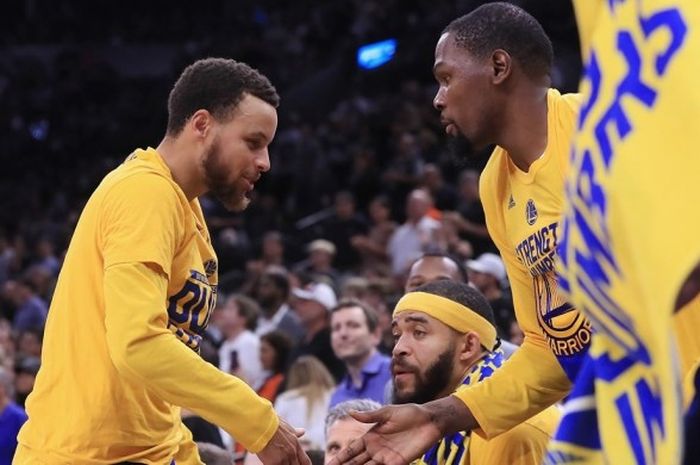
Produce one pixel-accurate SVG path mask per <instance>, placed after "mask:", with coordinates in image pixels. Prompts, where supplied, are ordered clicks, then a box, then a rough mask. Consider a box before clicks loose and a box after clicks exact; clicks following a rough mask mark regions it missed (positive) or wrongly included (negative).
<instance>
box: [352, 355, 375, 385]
mask: <svg viewBox="0 0 700 465" xmlns="http://www.w3.org/2000/svg"><path fill="white" fill-rule="evenodd" d="M376 353H377V349H372V350H371V351H369V352H368V353H367V354H365V355H364V356H362V357H361V358H358V359H356V360H348V361H347V362H346V364H345V366H346V367H347V369H348V376H350V379H351V380H352V384H353V385H354V386H355V387H358V388H359V387H361V386H362V369H363V368H364V367H365V365H366V364H367V362H368V361H369V359H370V358H372V357H374V354H376Z"/></svg>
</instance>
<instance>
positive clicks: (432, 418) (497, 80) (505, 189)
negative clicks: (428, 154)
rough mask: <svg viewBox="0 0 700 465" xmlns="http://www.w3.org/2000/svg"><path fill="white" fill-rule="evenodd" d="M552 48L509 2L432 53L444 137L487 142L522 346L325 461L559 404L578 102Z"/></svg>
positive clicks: (394, 464)
mask: <svg viewBox="0 0 700 465" xmlns="http://www.w3.org/2000/svg"><path fill="white" fill-rule="evenodd" d="M552 60H553V51H552V47H551V43H550V41H549V39H548V38H547V36H546V34H545V33H544V31H543V30H542V27H541V26H540V25H539V24H538V23H537V21H536V20H535V19H534V18H532V16H530V15H529V14H527V13H526V12H525V11H523V10H522V9H520V8H519V7H516V6H514V5H511V4H506V3H490V4H487V5H484V6H481V7H479V8H477V9H476V10H474V11H473V12H471V13H470V14H468V15H465V16H463V17H461V18H459V19H457V20H455V21H453V22H452V23H451V24H450V25H448V26H447V28H445V30H444V31H443V34H442V36H441V37H440V39H439V41H438V43H437V46H436V49H435V63H434V67H433V72H434V75H435V78H436V79H437V81H438V83H439V90H438V93H437V95H436V96H435V99H434V102H433V103H434V105H435V107H436V108H437V109H438V110H439V111H440V116H441V120H442V122H443V124H444V125H445V130H446V132H447V134H448V135H449V136H452V137H454V138H459V139H466V140H468V141H469V142H470V143H471V144H472V145H474V146H475V147H477V148H483V147H486V146H487V145H489V144H496V146H497V147H496V148H495V150H494V152H493V153H492V155H491V157H490V159H489V161H488V163H487V165H486V168H485V169H484V172H483V173H482V176H481V181H480V194H481V199H482V203H483V206H484V212H485V214H486V224H487V227H488V230H489V234H490V235H491V237H492V239H493V240H494V242H495V244H496V245H497V247H498V249H499V251H500V254H501V257H502V258H503V260H504V263H505V264H506V270H507V273H508V278H509V281H510V283H511V286H512V291H513V301H514V306H515V313H516V317H517V319H518V323H519V325H520V327H521V328H522V329H523V332H524V333H525V340H524V343H523V345H522V346H521V347H520V349H518V350H517V351H516V352H515V354H514V355H513V356H512V357H511V358H510V360H508V361H507V362H506V363H504V364H503V366H502V367H501V368H500V369H499V370H496V371H495V372H494V373H493V375H492V376H490V377H489V378H488V379H485V380H483V381H482V382H480V383H477V384H474V385H470V386H462V387H460V388H459V389H458V390H457V391H456V393H455V394H454V395H451V396H447V397H444V398H442V399H439V400H436V401H432V402H428V403H426V404H423V405H415V404H412V405H406V406H390V407H386V408H384V409H381V410H379V411H377V412H375V413H373V414H367V413H363V414H362V415H359V416H358V417H357V418H358V419H364V420H365V421H372V422H379V424H378V425H377V426H375V427H374V428H373V429H372V430H370V432H368V433H367V434H366V435H365V436H364V437H363V438H362V439H361V440H358V441H356V442H354V443H352V444H351V445H350V447H349V448H348V449H346V450H345V451H343V452H341V453H339V454H338V455H337V456H336V460H335V461H334V462H333V464H335V465H338V464H342V463H351V464H352V465H359V464H362V463H366V462H370V463H373V462H378V463H383V464H386V465H402V464H405V463H408V462H410V461H412V460H414V459H416V458H417V457H419V456H420V455H421V454H422V453H423V452H424V451H425V450H426V449H428V447H430V446H431V445H432V444H435V443H437V442H438V441H439V440H440V438H441V437H443V436H445V435H446V434H449V433H455V432H457V431H467V432H469V431H472V430H474V432H475V433H477V434H479V435H481V436H483V437H485V438H492V437H494V436H496V435H498V434H500V433H502V432H504V431H507V430H509V429H511V428H513V427H514V426H516V425H518V424H520V423H522V422H523V421H525V420H527V419H528V418H530V417H532V416H533V415H535V414H537V413H538V412H541V411H542V410H544V409H545V408H547V407H548V406H550V405H552V404H554V403H556V402H557V401H559V400H561V399H562V398H563V397H565V396H566V395H567V394H568V393H569V391H570V389H571V386H572V382H573V381H574V379H575V377H576V375H577V373H578V370H579V367H580V364H581V362H582V360H583V358H584V356H585V353H586V351H587V349H588V346H589V343H590V340H591V328H590V325H589V323H588V322H587V320H586V319H585V318H584V317H583V316H582V315H581V313H580V312H579V311H578V310H577V309H576V308H574V307H573V306H571V305H570V304H569V303H568V302H567V301H566V299H565V298H564V297H563V296H562V295H561V293H560V291H559V289H558V288H557V281H556V276H555V271H554V265H555V260H556V246H557V243H558V240H559V237H560V235H561V231H560V227H559V220H560V217H561V214H562V209H563V190H564V180H565V175H566V173H567V171H568V160H569V153H570V144H571V141H572V139H573V136H574V134H575V130H576V116H577V114H578V110H579V105H580V98H579V96H578V95H561V94H560V93H559V92H558V91H556V90H555V89H552V88H551V87H550V85H551V80H550V77H549V75H550V71H551V66H552Z"/></svg>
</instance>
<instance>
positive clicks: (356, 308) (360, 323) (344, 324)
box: [330, 300, 391, 407]
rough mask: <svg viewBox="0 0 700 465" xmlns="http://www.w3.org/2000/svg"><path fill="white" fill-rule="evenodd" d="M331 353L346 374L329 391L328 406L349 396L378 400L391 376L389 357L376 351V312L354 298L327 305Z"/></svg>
mask: <svg viewBox="0 0 700 465" xmlns="http://www.w3.org/2000/svg"><path fill="white" fill-rule="evenodd" d="M331 345H332V346H333V353H335V356H336V357H338V358H339V359H340V360H342V361H343V363H344V364H345V369H346V371H347V374H346V375H345V376H344V377H343V379H342V380H341V381H340V383H339V384H338V386H337V387H336V388H335V390H334V391H333V396H332V397H331V404H330V405H331V407H333V406H334V405H336V404H338V403H340V402H343V401H346V400H350V399H372V400H374V401H377V402H382V401H383V399H384V386H385V385H386V383H387V381H389V380H390V379H391V366H390V365H391V360H390V359H389V357H387V356H386V355H384V354H381V353H380V352H379V351H377V346H378V345H379V331H378V328H377V314H376V313H375V312H374V310H372V309H370V308H369V307H368V306H367V305H365V304H363V303H362V302H360V301H357V300H344V301H342V302H340V303H339V304H338V305H336V306H335V307H333V309H331Z"/></svg>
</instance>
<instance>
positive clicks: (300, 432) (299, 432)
mask: <svg viewBox="0 0 700 465" xmlns="http://www.w3.org/2000/svg"><path fill="white" fill-rule="evenodd" d="M294 434H295V435H296V437H297V438H300V437H302V436H303V435H304V434H306V430H305V429H304V428H294Z"/></svg>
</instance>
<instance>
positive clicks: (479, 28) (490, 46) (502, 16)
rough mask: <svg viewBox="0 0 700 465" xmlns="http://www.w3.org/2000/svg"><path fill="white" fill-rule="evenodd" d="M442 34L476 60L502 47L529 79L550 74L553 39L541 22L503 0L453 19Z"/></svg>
mask: <svg viewBox="0 0 700 465" xmlns="http://www.w3.org/2000/svg"><path fill="white" fill-rule="evenodd" d="M443 33H451V34H453V35H454V40H455V43H456V44H457V45H458V46H459V47H462V48H464V49H466V50H467V51H468V52H470V53H471V54H472V55H474V56H475V57H477V58H479V59H484V58H487V57H488V56H489V55H491V54H492V53H493V52H494V51H495V50H497V49H502V50H505V51H506V52H508V54H509V55H510V56H511V57H512V58H513V59H514V60H515V61H517V62H518V64H519V65H520V67H521V68H522V69H523V70H524V71H525V74H527V75H528V76H529V77H530V78H533V79H537V78H541V77H543V76H549V75H550V74H551V69H552V63H553V61H554V50H553V48H552V42H551V40H549V37H547V34H546V33H545V32H544V29H543V28H542V25H540V23H539V22H537V20H536V19H535V18H533V17H532V15H530V14H529V13H527V12H526V11H525V10H523V9H522V8H520V7H518V6H515V5H513V4H510V3H505V2H495V3H488V4H486V5H482V6H480V7H479V8H477V9H475V10H474V11H472V12H471V13H468V14H466V15H464V16H461V17H459V18H457V19H455V20H454V21H452V22H451V23H450V24H449V25H448V26H447V27H446V28H445V29H444V30H443Z"/></svg>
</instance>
